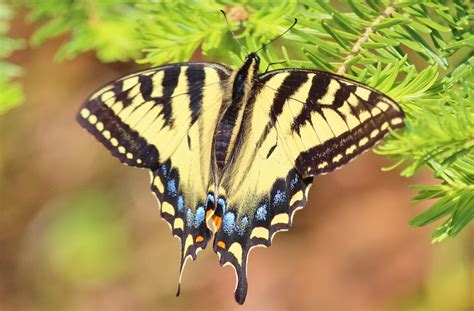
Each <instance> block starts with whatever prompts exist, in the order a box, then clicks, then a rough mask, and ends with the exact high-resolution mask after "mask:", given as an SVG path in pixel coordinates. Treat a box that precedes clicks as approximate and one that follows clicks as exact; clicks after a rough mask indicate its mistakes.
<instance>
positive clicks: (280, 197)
mask: <svg viewBox="0 0 474 311" xmlns="http://www.w3.org/2000/svg"><path fill="white" fill-rule="evenodd" d="M285 201H286V194H285V193H284V192H283V191H281V190H277V192H276V194H275V196H274V197H273V205H277V204H282V203H284V202H285Z"/></svg>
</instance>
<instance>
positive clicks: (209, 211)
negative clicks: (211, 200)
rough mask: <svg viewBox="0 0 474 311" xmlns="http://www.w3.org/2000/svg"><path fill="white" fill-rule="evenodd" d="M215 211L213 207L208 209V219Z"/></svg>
mask: <svg viewBox="0 0 474 311" xmlns="http://www.w3.org/2000/svg"><path fill="white" fill-rule="evenodd" d="M213 212H214V211H213V210H212V209H210V210H208V211H207V212H206V219H209V217H211V215H212V213H213Z"/></svg>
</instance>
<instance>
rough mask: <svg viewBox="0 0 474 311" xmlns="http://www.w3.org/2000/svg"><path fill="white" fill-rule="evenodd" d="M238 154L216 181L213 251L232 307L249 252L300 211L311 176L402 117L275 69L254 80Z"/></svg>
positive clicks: (351, 92) (343, 84) (343, 82)
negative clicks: (218, 218) (230, 271)
mask: <svg viewBox="0 0 474 311" xmlns="http://www.w3.org/2000/svg"><path fill="white" fill-rule="evenodd" d="M247 105H248V109H246V110H247V111H248V113H247V114H246V115H245V118H244V121H243V122H244V123H243V130H242V131H241V134H240V136H239V137H238V140H237V141H238V146H237V148H238V151H237V152H235V153H234V155H235V156H234V158H233V159H231V161H230V165H229V167H227V169H226V171H225V172H224V174H223V177H222V180H221V183H220V187H221V188H222V189H223V190H222V193H221V196H223V197H225V198H226V207H225V212H224V213H223V216H222V219H223V223H222V226H221V228H220V230H219V231H218V232H217V233H216V235H215V240H214V250H215V251H216V252H217V253H218V254H219V255H220V259H221V264H222V265H224V264H227V263H230V264H231V265H232V266H233V267H234V268H235V270H236V273H237V278H238V282H237V288H236V292H235V295H236V300H237V301H238V302H239V303H243V302H244V300H245V295H246V292H247V280H246V265H247V258H248V254H249V252H250V250H251V248H252V247H255V246H259V245H262V246H269V245H270V244H271V241H272V237H273V235H274V234H275V233H276V232H277V231H281V230H288V229H289V227H290V226H291V222H292V218H293V215H294V212H295V211H296V210H297V209H300V208H302V207H303V205H304V204H305V203H306V200H307V192H308V190H309V187H310V186H311V182H312V177H313V176H315V175H318V174H323V173H328V172H330V171H332V170H334V169H335V168H337V167H340V166H341V165H343V164H345V163H347V162H348V161H349V160H351V159H353V158H354V157H355V156H356V155H358V154H360V153H361V152H363V151H364V150H367V149H368V148H369V147H371V146H373V145H374V143H375V142H377V141H379V140H380V139H381V138H382V137H383V136H384V135H385V134H387V131H388V128H390V127H391V128H398V127H401V126H402V125H403V120H402V118H403V112H402V111H401V109H400V108H399V107H398V106H397V104H395V103H394V102H393V101H392V100H391V99H389V98H388V97H387V96H385V95H383V94H381V93H379V92H377V91H375V90H373V89H370V88H368V87H366V86H363V85H361V84H359V83H357V82H355V81H351V80H348V79H345V78H343V77H340V76H335V75H332V74H330V73H326V72H320V71H304V70H291V69H290V70H278V71H273V72H270V73H268V74H265V75H262V76H260V77H259V79H258V82H256V84H255V86H254V89H253V96H252V97H251V98H250V100H249V103H248V104H247Z"/></svg>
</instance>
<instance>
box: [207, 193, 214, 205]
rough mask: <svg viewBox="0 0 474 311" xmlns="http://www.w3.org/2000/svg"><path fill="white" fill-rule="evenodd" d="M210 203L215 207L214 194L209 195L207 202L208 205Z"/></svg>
mask: <svg viewBox="0 0 474 311" xmlns="http://www.w3.org/2000/svg"><path fill="white" fill-rule="evenodd" d="M209 202H210V203H211V204H212V205H214V195H213V194H210V193H209V194H208V195H207V202H206V205H209Z"/></svg>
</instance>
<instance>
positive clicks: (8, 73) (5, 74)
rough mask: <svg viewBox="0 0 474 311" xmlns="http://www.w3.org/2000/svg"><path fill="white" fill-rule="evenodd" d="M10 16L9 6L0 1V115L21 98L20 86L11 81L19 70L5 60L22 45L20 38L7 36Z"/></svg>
mask: <svg viewBox="0 0 474 311" xmlns="http://www.w3.org/2000/svg"><path fill="white" fill-rule="evenodd" d="M11 18H12V10H11V9H10V7H9V6H8V5H6V4H4V3H1V2H0V90H1V91H0V115H2V114H3V113H5V112H6V111H7V110H9V109H11V108H13V107H16V106H18V105H19V104H20V103H21V102H22V100H23V89H22V87H21V86H20V84H18V83H17V82H13V81H12V79H14V78H15V77H18V76H19V75H20V73H21V70H20V68H19V67H18V66H16V65H14V64H12V63H9V62H8V61H7V60H6V59H7V57H9V56H10V54H11V53H12V52H13V51H14V50H16V49H19V48H21V47H22V45H23V42H22V41H21V40H14V39H12V38H9V37H8V36H7V32H8V27H9V24H8V22H9V20H10V19H11Z"/></svg>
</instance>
